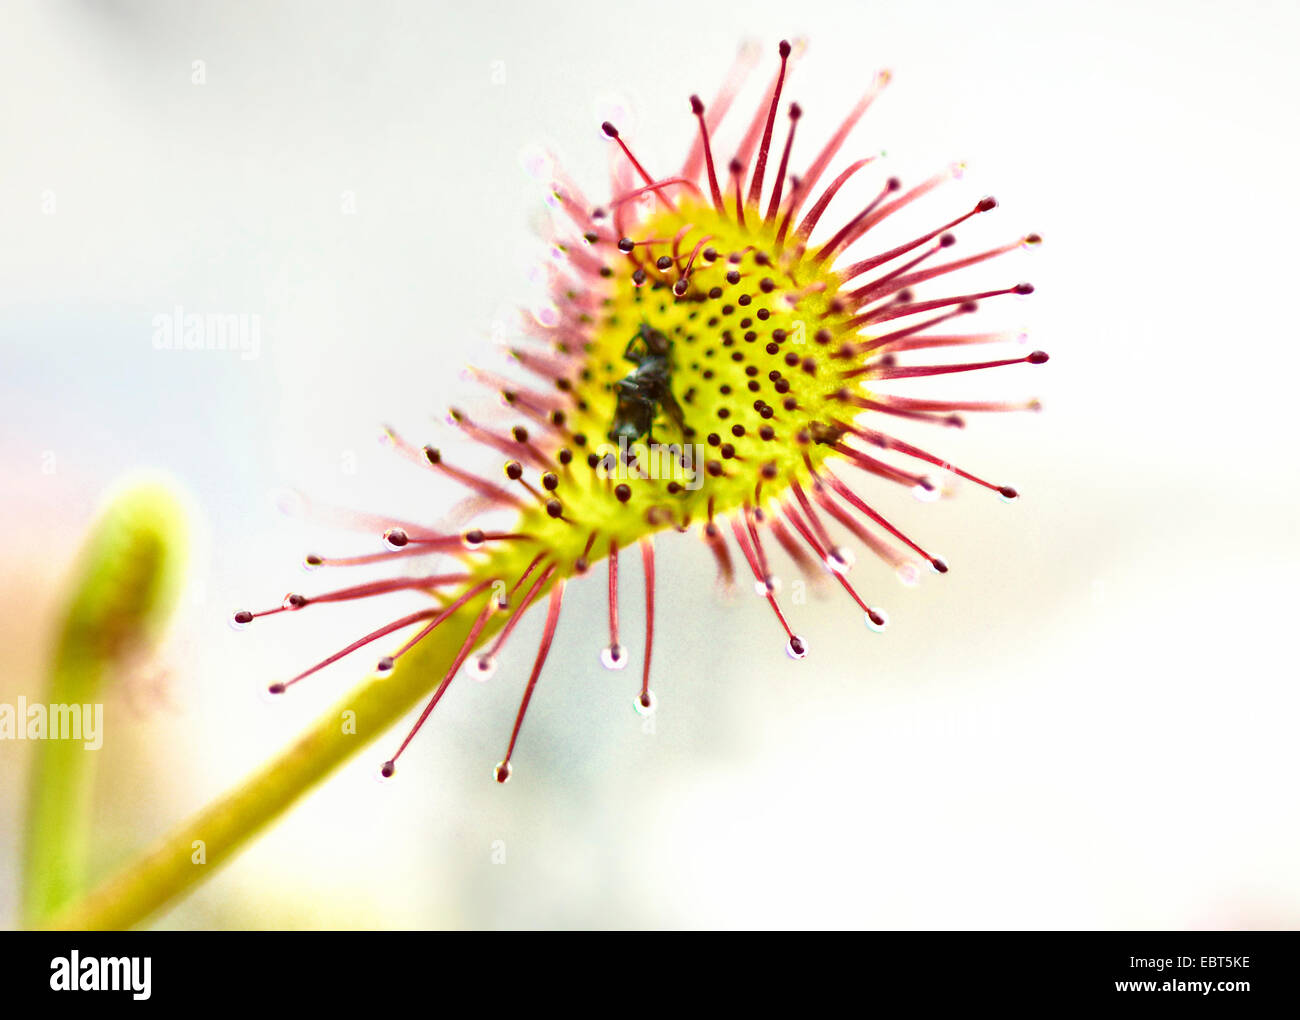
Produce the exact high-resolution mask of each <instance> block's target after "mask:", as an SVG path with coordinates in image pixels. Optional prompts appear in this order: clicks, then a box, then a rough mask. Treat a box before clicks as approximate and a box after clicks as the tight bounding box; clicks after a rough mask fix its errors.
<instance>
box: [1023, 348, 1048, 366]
mask: <svg viewBox="0 0 1300 1020" xmlns="http://www.w3.org/2000/svg"><path fill="white" fill-rule="evenodd" d="M1025 360H1026V361H1028V362H1029V363H1030V364H1031V365H1042V364H1044V363H1046V361H1047V352H1046V351H1034V353H1033V354H1031V355H1029V357H1028V358H1026V359H1025Z"/></svg>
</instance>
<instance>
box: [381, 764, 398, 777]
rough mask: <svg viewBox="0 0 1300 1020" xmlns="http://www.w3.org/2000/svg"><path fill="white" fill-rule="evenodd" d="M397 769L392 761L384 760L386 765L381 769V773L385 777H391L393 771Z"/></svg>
mask: <svg viewBox="0 0 1300 1020" xmlns="http://www.w3.org/2000/svg"><path fill="white" fill-rule="evenodd" d="M396 771H397V766H396V765H394V764H393V763H392V762H391V761H386V762H384V767H383V768H381V769H380V770H379V774H380V775H381V776H383V777H384V778H385V779H391V778H392V776H393V773H394V772H396Z"/></svg>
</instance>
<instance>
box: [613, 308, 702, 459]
mask: <svg viewBox="0 0 1300 1020" xmlns="http://www.w3.org/2000/svg"><path fill="white" fill-rule="evenodd" d="M672 349H673V342H672V341H671V340H669V339H668V337H666V336H665V335H664V334H663V333H661V332H659V330H657V329H654V328H652V327H650V326H648V325H646V324H645V323H642V324H641V327H640V329H639V330H638V331H637V334H636V336H634V337H633V338H632V339H631V340H630V341H628V345H627V349H626V350H624V352H623V357H624V358H626V359H627V360H628V361H630V362H632V364H634V365H635V366H636V368H634V369H633V370H632V371H631V372H629V373H628V374H627V375H626V376H624V377H623V378H622V379H620V380H619V381H618V382H616V383H615V384H614V393H615V395H616V396H617V397H618V405H617V406H616V407H615V409H614V424H613V425H612V426H611V427H610V430H609V438H610V441H611V442H615V443H617V442H619V441H625V442H627V443H634V442H636V441H637V440H638V439H640V438H641V437H642V436H645V437H646V439H647V440H648V441H649V442H651V443H653V442H654V441H655V439H654V422H655V418H657V417H658V416H659V411H660V410H661V409H662V410H663V411H664V412H666V413H667V415H668V417H669V418H671V419H672V421H673V424H675V425H676V426H677V428H678V429H680V430H681V432H682V434H683V435H686V434H687V429H686V417H685V415H684V414H683V413H682V407H681V404H679V403H677V398H676V397H674V396H673V391H672V362H671V360H670V355H671V354H672Z"/></svg>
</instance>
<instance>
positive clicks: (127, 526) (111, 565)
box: [18, 477, 186, 927]
mask: <svg viewBox="0 0 1300 1020" xmlns="http://www.w3.org/2000/svg"><path fill="white" fill-rule="evenodd" d="M185 516H186V515H185V511H184V509H183V508H182V506H181V503H180V502H179V501H178V497H177V495H176V494H175V492H174V491H173V487H172V486H171V484H170V483H169V482H167V481H166V480H163V479H158V478H152V477H135V478H131V479H128V480H126V481H125V482H123V483H120V484H119V485H118V486H117V488H116V489H115V491H114V492H113V493H112V494H111V495H110V497H109V498H108V500H107V501H106V503H105V507H104V510H103V511H102V513H101V514H100V517H99V519H98V521H97V522H96V524H95V526H94V528H92V530H91V532H90V535H89V537H88V539H87V542H86V545H85V547H84V548H83V550H82V553H81V556H80V558H79V560H78V564H77V570H76V573H75V574H74V578H75V584H74V587H73V590H72V592H71V593H70V598H69V600H68V603H67V608H66V611H65V618H64V620H63V627H62V631H61V633H60V635H59V640H58V644H57V647H56V649H55V651H54V655H53V658H52V662H53V668H52V671H51V676H50V682H49V684H48V685H47V686H46V688H45V691H44V694H45V697H46V699H47V701H48V713H49V715H48V720H49V721H48V726H49V732H48V734H47V736H48V737H49V739H46V740H41V741H40V742H39V743H38V744H37V745H36V746H35V747H34V748H33V752H32V769H31V777H30V781H29V784H28V790H29V793H28V804H27V826H26V830H25V833H24V836H25V838H24V843H25V848H24V850H25V853H24V862H23V886H22V888H23V898H22V909H23V920H24V923H25V924H26V925H27V926H29V927H31V926H35V925H39V924H42V923H44V922H45V920H46V919H47V918H48V917H49V916H50V915H52V914H54V913H55V912H56V911H58V910H60V909H62V908H63V907H65V906H66V905H67V904H68V903H69V902H71V901H72V900H73V898H74V897H76V896H77V895H79V894H80V893H81V892H82V889H83V887H84V882H85V879H86V861H87V851H88V849H89V847H90V845H91V840H90V825H91V818H92V812H91V803H92V796H93V791H94V782H95V781H94V776H95V762H96V759H97V758H98V755H97V753H96V752H97V751H98V750H99V746H100V745H101V744H102V742H103V738H104V734H103V732H102V729H101V728H102V725H103V721H104V711H103V710H104V704H103V702H104V699H105V697H106V694H107V688H108V687H109V686H110V685H111V683H112V682H113V680H114V679H115V677H116V676H117V675H118V674H119V673H120V672H121V671H122V670H123V669H124V668H125V666H126V664H127V663H129V662H130V661H132V659H133V658H138V657H139V656H140V655H142V654H143V653H144V652H145V651H147V650H148V649H149V648H150V647H151V646H152V644H153V643H154V642H155V641H156V640H157V639H158V637H159V636H160V635H161V633H162V631H163V629H164V628H165V626H166V623H167V619H168V617H169V616H170V615H171V613H172V611H173V609H174V608H175V604H176V594H177V589H178V588H179V584H180V578H181V576H182V574H183V572H184V567H183V564H184V560H185V547H186V539H185V531H186V527H185ZM33 700H35V699H33ZM56 713H59V717H60V719H61V720H67V721H68V723H69V724H71V721H72V719H73V718H74V716H73V713H77V714H78V715H79V721H80V725H81V729H82V732H81V733H80V734H79V735H77V736H76V737H70V736H69V735H68V734H67V733H64V732H62V728H63V727H62V723H61V725H60V726H59V731H60V732H58V733H57V734H56V733H55V732H54V729H55V726H54V719H55V717H56ZM64 713H66V714H64ZM26 722H27V721H26V720H25V719H23V720H19V721H18V724H19V725H26ZM88 727H93V728H94V735H93V738H92V735H91V732H90V731H89V729H88ZM74 733H75V730H74ZM56 737H57V738H58V739H55V738H56Z"/></svg>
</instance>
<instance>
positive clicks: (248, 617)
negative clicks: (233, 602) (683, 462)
mask: <svg viewBox="0 0 1300 1020" xmlns="http://www.w3.org/2000/svg"><path fill="white" fill-rule="evenodd" d="M235 622H236V623H241V624H242V623H252V622H253V614H252V613H250V612H249V611H248V610H247V609H241V610H240V611H239V612H237V613H236V614H235Z"/></svg>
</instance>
